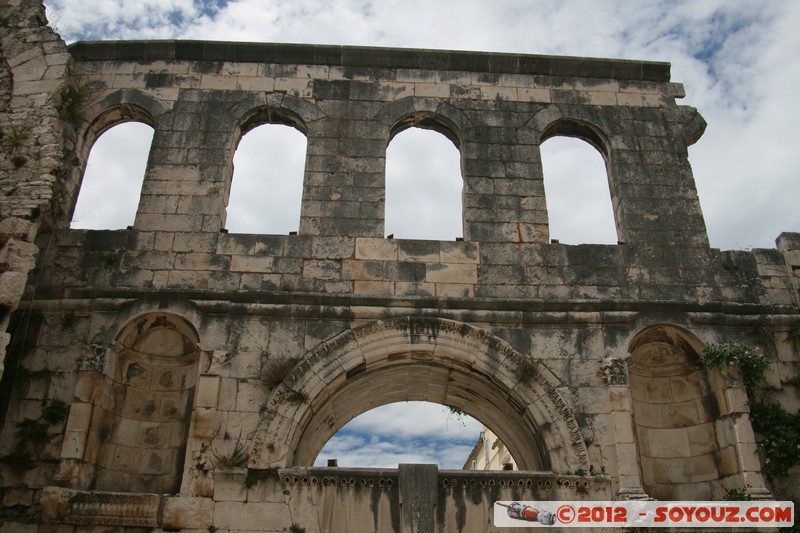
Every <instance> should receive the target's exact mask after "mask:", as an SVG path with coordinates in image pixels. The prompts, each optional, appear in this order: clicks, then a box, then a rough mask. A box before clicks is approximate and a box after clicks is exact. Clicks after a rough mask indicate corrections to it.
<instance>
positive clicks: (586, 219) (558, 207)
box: [541, 135, 618, 244]
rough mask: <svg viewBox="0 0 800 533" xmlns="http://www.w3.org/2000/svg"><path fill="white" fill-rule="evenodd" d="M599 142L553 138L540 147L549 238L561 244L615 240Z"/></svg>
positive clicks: (597, 242)
mask: <svg viewBox="0 0 800 533" xmlns="http://www.w3.org/2000/svg"><path fill="white" fill-rule="evenodd" d="M599 142H600V141H599V139H586V140H585V141H584V140H583V139H582V138H581V139H578V138H574V137H565V136H562V135H557V136H555V137H552V138H550V139H548V140H547V141H546V142H544V143H542V145H541V155H542V168H543V170H544V176H545V180H544V186H545V194H546V196H547V214H548V219H549V225H550V238H551V239H557V240H558V241H559V242H561V243H564V244H616V243H617V241H618V238H617V228H616V224H615V222H614V210H613V207H612V203H611V196H610V191H609V185H608V173H607V170H606V165H605V161H604V159H603V155H602V153H600V152H599V148H598V146H597V143H599ZM595 148H597V149H595Z"/></svg>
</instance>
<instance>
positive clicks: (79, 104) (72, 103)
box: [58, 84, 89, 126]
mask: <svg viewBox="0 0 800 533" xmlns="http://www.w3.org/2000/svg"><path fill="white" fill-rule="evenodd" d="M88 98H89V88H88V87H86V86H85V85H82V86H78V85H72V84H67V85H64V87H62V88H61V105H60V106H59V107H58V118H60V119H61V120H63V121H64V122H68V123H70V124H72V125H73V126H74V125H76V124H77V123H78V122H80V121H81V120H83V118H84V107H85V105H86V100H87V99H88Z"/></svg>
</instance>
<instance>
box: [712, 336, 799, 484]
mask: <svg viewBox="0 0 800 533" xmlns="http://www.w3.org/2000/svg"><path fill="white" fill-rule="evenodd" d="M700 362H701V364H702V365H703V367H705V368H706V369H708V368H720V367H725V366H737V367H738V368H739V370H740V372H741V374H742V381H743V382H744V386H745V389H746V390H747V397H748V400H749V402H748V405H749V407H750V423H751V424H752V426H753V431H755V432H756V433H757V434H758V435H759V438H758V442H757V444H758V448H759V450H760V451H761V453H762V454H763V457H764V471H765V472H766V473H767V474H773V475H785V474H786V473H787V472H788V471H789V469H790V468H791V467H793V466H794V465H796V464H800V412H798V413H794V414H792V413H789V412H787V411H786V410H784V409H783V408H782V407H781V406H780V405H778V404H777V403H767V402H764V401H761V400H757V399H756V397H755V388H756V387H757V386H758V385H761V384H762V383H764V381H765V377H764V376H765V373H766V370H767V367H768V366H769V361H768V360H767V359H766V357H764V356H763V355H762V354H761V353H760V352H759V351H758V350H756V349H754V348H752V347H750V346H748V345H746V344H742V343H738V342H728V343H725V344H721V345H711V346H708V347H707V348H706V349H705V350H704V351H703V356H702V357H701V360H700Z"/></svg>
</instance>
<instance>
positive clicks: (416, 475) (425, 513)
mask: <svg viewBox="0 0 800 533" xmlns="http://www.w3.org/2000/svg"><path fill="white" fill-rule="evenodd" d="M398 469H399V477H400V516H401V520H402V531H403V533H433V531H434V526H435V522H434V516H435V515H434V511H435V508H436V499H437V486H436V483H437V480H438V478H439V468H438V467H437V466H436V465H399V467H398Z"/></svg>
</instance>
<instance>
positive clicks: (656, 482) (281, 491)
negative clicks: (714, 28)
mask: <svg viewBox="0 0 800 533" xmlns="http://www.w3.org/2000/svg"><path fill="white" fill-rule="evenodd" d="M2 15H3V17H4V18H3V21H4V22H3V24H0V52H2V58H3V61H2V62H0V128H1V129H2V132H3V136H2V139H0V142H2V147H3V151H2V153H1V154H0V186H1V189H0V190H2V194H1V195H0V246H1V247H0V266H2V272H0V310H2V311H3V313H4V314H3V317H2V321H3V322H2V324H3V329H5V326H6V325H7V324H8V320H9V315H10V313H11V312H12V311H14V310H15V309H16V312H15V313H14V315H13V317H14V318H13V322H12V324H11V327H10V328H9V333H5V334H4V335H5V336H4V337H3V338H2V339H1V340H2V343H0V344H2V346H5V345H6V344H8V341H9V338H10V339H11V344H9V347H8V349H7V350H6V356H5V362H6V365H7V367H8V368H13V372H10V371H8V369H7V371H6V373H5V375H4V378H3V381H2V394H0V407H2V412H3V413H4V416H5V418H4V419H3V429H2V435H1V436H0V457H3V458H5V460H4V461H3V462H2V464H1V465H0V476H1V477H0V486H2V499H1V500H0V520H2V521H3V524H4V525H5V524H8V526H9V527H11V528H16V529H14V530H15V531H17V530H18V531H26V532H27V531H31V532H37V533H39V532H41V533H45V532H51V531H58V532H59V533H83V532H85V531H94V530H93V529H87V528H93V527H105V526H107V527H113V528H120V529H121V530H126V528H128V529H127V530H129V531H141V530H142V529H141V528H146V529H154V530H156V531H157V530H177V529H180V530H182V531H203V532H205V531H208V530H210V529H211V528H217V530H220V531H230V532H237V533H249V532H254V531H269V532H273V531H275V532H276V531H286V530H287V529H288V528H290V527H291V526H292V525H293V524H294V525H296V526H297V527H299V528H305V530H306V531H307V532H309V533H311V532H317V531H319V532H329V531H348V532H353V531H398V532H399V531H420V532H422V531H439V530H441V531H463V532H467V531H469V532H472V531H476V532H478V531H494V529H492V526H491V509H492V503H493V502H494V501H496V500H533V499H548V500H549V499H553V500H557V499H561V500H569V499H589V500H607V499H622V498H647V497H655V498H659V499H709V498H711V499H713V498H722V497H723V496H724V494H725V491H726V490H728V489H732V488H740V487H744V486H745V485H750V486H751V487H752V488H753V489H754V490H755V491H756V493H757V494H760V495H761V496H764V497H770V492H769V491H770V490H771V491H772V495H773V496H775V497H777V498H779V499H795V500H796V499H797V498H798V496H800V486H799V485H798V476H797V474H798V472H797V467H795V468H794V469H793V470H792V471H790V473H789V475H786V476H771V477H770V478H768V479H765V476H764V475H763V474H762V471H763V470H764V469H763V466H762V464H761V462H760V460H759V455H758V444H757V442H758V439H759V438H760V436H758V435H755V434H754V433H753V430H752V427H751V425H750V421H749V418H748V413H749V407H748V396H747V393H746V391H745V389H744V387H743V384H742V382H741V378H740V376H739V375H738V374H737V373H736V372H728V371H720V370H709V371H704V370H702V369H701V368H700V367H699V366H698V356H699V354H700V353H702V351H703V349H704V347H706V346H708V345H710V344H716V343H722V342H727V341H732V340H736V341H740V342H745V343H748V344H751V345H753V346H754V347H757V348H758V349H760V350H761V351H762V352H763V353H764V355H765V357H767V359H768V361H769V369H768V373H767V383H766V385H765V387H764V389H763V390H761V391H760V392H759V394H761V395H762V396H763V397H765V398H767V399H770V400H772V401H776V402H780V403H781V404H782V405H783V406H784V407H785V408H786V409H787V410H789V411H796V410H797V409H798V407H799V406H800V395H798V389H797V387H796V382H797V376H798V372H800V368H799V367H800V363H799V362H798V348H799V347H798V342H800V341H798V339H800V337H798V335H797V331H798V328H800V311H798V309H799V308H800V296H798V289H800V234H798V233H784V234H782V235H781V236H779V238H778V240H777V248H776V249H758V250H752V251H720V250H717V249H713V248H710V247H709V244H708V240H707V236H706V231H705V225H704V221H703V217H702V214H701V211H700V207H699V203H698V199H697V193H696V189H695V185H694V179H693V176H692V173H691V168H690V166H689V163H688V160H687V147H688V146H689V145H690V144H692V143H693V142H695V141H696V140H697V139H698V138H699V137H700V135H701V134H702V132H703V130H704V127H705V123H704V121H703V119H702V117H701V116H700V115H699V114H698V112H697V111H696V110H694V109H692V108H689V107H686V106H681V105H678V104H677V103H676V99H679V98H681V97H683V95H684V91H683V87H682V86H681V85H680V84H678V83H674V82H672V81H671V79H670V73H669V65H668V64H665V63H650V62H637V61H618V60H605V59H586V58H563V57H547V56H519V55H509V54H481V53H468V52H445V51H420V50H392V49H376V48H348V47H334V46H314V45H283V44H253V43H211V42H178V41H149V42H148V41H146V42H105V43H75V44H73V45H71V46H70V47H65V46H64V43H63V42H62V41H61V40H60V39H59V38H58V36H57V35H56V34H55V33H53V32H52V30H50V29H49V28H48V27H47V25H46V21H45V19H44V15H43V10H42V8H41V5H40V4H38V3H37V2H34V1H32V0H26V1H21V0H20V1H12V2H7V3H6V5H5V6H4V7H3V8H2ZM62 87H71V88H73V89H76V90H80V91H82V94H85V95H86V96H85V101H82V102H81V106H80V108H79V109H78V110H77V111H79V112H78V113H67V112H66V111H65V108H64V103H63V100H64V99H63V98H62V95H66V94H68V93H69V91H66V92H62ZM131 120H135V121H140V122H144V123H146V124H149V125H150V126H152V127H153V128H154V136H153V141H152V146H151V149H150V156H149V159H148V163H147V169H146V172H145V176H144V184H143V188H142V193H141V198H140V201H139V206H138V211H137V214H136V220H135V222H134V224H133V225H132V226H131V227H130V228H128V229H126V230H115V231H100V230H93V231H88V230H74V229H70V228H69V220H70V218H71V212H72V210H73V209H74V202H75V198H76V197H77V193H78V191H79V189H80V184H81V180H82V176H83V171H84V169H85V166H86V161H87V158H88V155H89V151H90V149H91V147H92V145H93V143H94V141H95V140H96V139H97V138H98V137H99V136H100V135H102V133H103V132H104V131H106V130H107V129H108V128H109V127H111V126H113V125H116V124H118V123H121V122H126V121H131ZM269 122H273V123H281V124H288V125H291V126H293V127H295V128H297V129H298V130H300V131H301V132H303V133H304V134H305V136H306V138H307V157H306V166H305V174H304V183H303V198H302V205H301V217H300V226H299V227H300V231H299V232H298V234H297V235H244V234H231V233H227V232H226V231H225V229H224V228H225V218H226V214H227V213H226V205H227V200H228V195H229V193H230V187H231V177H232V159H233V154H234V152H235V149H236V146H237V144H238V142H239V140H240V139H241V137H242V135H243V134H244V133H246V132H247V131H249V130H250V129H252V128H253V127H256V126H258V125H261V124H263V123H269ZM407 127H422V128H430V129H434V130H436V131H439V132H440V133H443V134H444V135H446V136H447V137H448V138H450V139H451V140H452V141H453V142H454V143H455V144H456V146H458V148H459V151H460V153H461V159H462V174H463V175H462V177H463V179H464V197H463V228H464V233H463V235H464V238H463V240H460V241H453V242H445V241H421V240H400V239H387V238H384V207H385V191H384V189H385V181H384V170H385V168H384V167H385V151H386V147H387V144H388V142H389V141H390V139H391V138H392V137H393V136H394V135H395V134H396V133H398V132H399V131H402V130H403V129H405V128H407ZM552 136H575V137H579V138H581V139H583V140H585V141H586V142H589V143H590V144H591V145H593V146H594V147H595V148H597V149H598V151H600V153H601V154H602V155H603V157H604V159H605V161H606V164H607V168H608V178H609V186H610V191H611V197H612V203H613V209H614V216H615V220H616V224H617V228H618V237H619V241H620V243H619V244H618V245H613V246H609V245H593V244H585V245H575V246H568V245H562V244H558V243H551V242H550V238H549V229H548V214H547V201H546V198H545V194H544V185H543V182H544V177H543V173H542V166H541V158H540V153H539V146H540V144H541V143H542V142H543V141H545V140H547V139H548V138H550V137H552ZM23 159H24V161H23ZM9 334H10V337H9ZM792 383H795V386H792V385H791V384H792ZM406 400H426V401H431V402H437V403H441V404H445V405H448V406H452V407H454V408H457V409H460V410H462V411H465V412H467V413H468V414H470V415H472V416H474V417H476V418H478V419H480V420H481V421H483V422H485V423H487V424H489V425H491V427H492V430H493V431H494V432H495V433H496V434H497V435H498V436H499V437H500V438H501V439H502V440H503V442H504V443H505V444H506V445H507V446H508V449H509V450H510V451H511V452H512V454H513V456H514V458H515V460H516V462H517V464H518V465H519V466H520V467H521V468H522V469H523V471H522V472H446V471H437V470H436V469H435V468H434V467H432V466H428V467H424V468H423V467H408V468H405V469H400V471H399V472H398V470H388V471H375V470H363V469H350V468H314V467H313V466H312V465H313V462H314V460H315V458H316V456H317V454H318V453H319V451H320V450H321V449H322V447H323V446H324V444H325V442H326V441H327V440H328V439H329V438H330V437H331V436H332V435H333V434H335V433H336V431H337V430H338V429H340V428H341V427H342V426H343V425H344V424H345V423H346V422H347V421H349V420H350V419H351V418H353V417H354V416H357V415H358V414H361V413H363V412H365V411H367V410H369V409H371V408H373V407H377V406H380V405H383V404H386V403H390V402H395V401H406ZM62 402H63V403H62ZM59 409H60V410H59ZM48 413H49V414H48ZM53 413H55V414H53ZM26 427H27V428H31V427H32V428H38V430H37V431H39V432H40V433H39V434H40V435H42V434H43V435H44V437H43V438H42V437H41V436H40V438H39V440H38V441H37V440H35V439H33V440H32V439H27V440H25V439H23V438H22V437H20V435H23V434H24V433H20V431H19V429H20V428H26ZM28 435H29V436H30V434H28ZM476 437H477V436H476ZM28 462H30V464H29V465H28ZM415 472H416V473H420V472H422V473H421V474H420V475H416V474H415ZM412 510H413V511H414V512H412ZM54 528H55V529H54Z"/></svg>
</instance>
